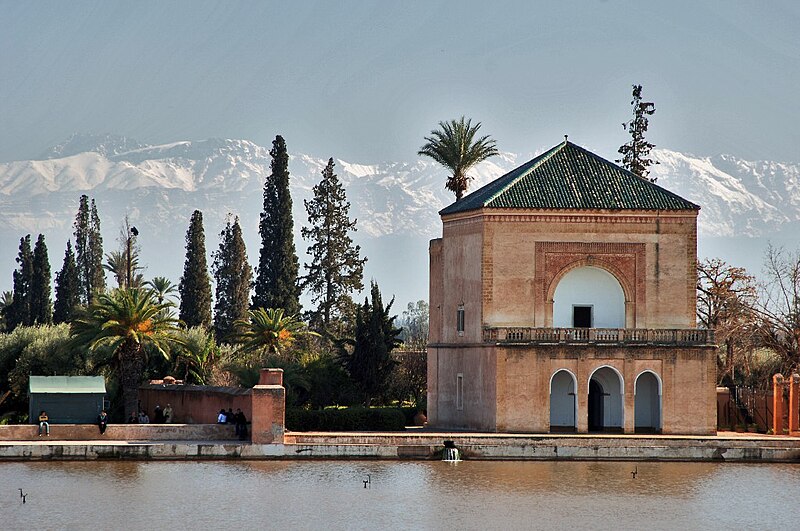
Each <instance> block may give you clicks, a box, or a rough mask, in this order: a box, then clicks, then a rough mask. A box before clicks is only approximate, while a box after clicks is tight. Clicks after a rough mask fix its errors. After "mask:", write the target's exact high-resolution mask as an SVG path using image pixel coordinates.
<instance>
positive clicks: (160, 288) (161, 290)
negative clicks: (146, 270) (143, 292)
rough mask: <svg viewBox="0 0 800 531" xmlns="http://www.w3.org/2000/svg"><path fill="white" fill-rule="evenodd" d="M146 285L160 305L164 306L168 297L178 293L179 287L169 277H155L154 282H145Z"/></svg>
mask: <svg viewBox="0 0 800 531" xmlns="http://www.w3.org/2000/svg"><path fill="white" fill-rule="evenodd" d="M144 285H145V287H147V288H150V289H151V290H153V294H154V295H155V296H156V300H157V301H158V303H159V304H163V303H164V301H165V300H166V299H167V298H168V297H170V296H172V295H173V294H174V293H176V292H177V291H178V288H177V286H175V284H173V283H172V281H171V280H170V279H168V278H167V277H155V278H154V279H153V280H148V281H147V282H145V283H144Z"/></svg>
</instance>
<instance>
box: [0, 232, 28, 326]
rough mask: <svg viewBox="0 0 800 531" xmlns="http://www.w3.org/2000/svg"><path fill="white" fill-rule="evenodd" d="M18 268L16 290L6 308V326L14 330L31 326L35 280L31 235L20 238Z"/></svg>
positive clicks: (15, 273) (15, 274) (15, 277)
mask: <svg viewBox="0 0 800 531" xmlns="http://www.w3.org/2000/svg"><path fill="white" fill-rule="evenodd" d="M16 261H17V264H18V268H17V269H16V270H15V271H14V275H13V278H14V291H13V294H12V298H11V306H9V307H8V308H7V309H6V326H7V327H8V329H9V330H14V329H15V328H16V327H18V326H30V325H31V324H33V321H32V319H31V282H32V281H33V252H32V251H31V235H30V234H28V235H26V236H25V237H23V238H21V239H20V240H19V254H18V255H17V258H16Z"/></svg>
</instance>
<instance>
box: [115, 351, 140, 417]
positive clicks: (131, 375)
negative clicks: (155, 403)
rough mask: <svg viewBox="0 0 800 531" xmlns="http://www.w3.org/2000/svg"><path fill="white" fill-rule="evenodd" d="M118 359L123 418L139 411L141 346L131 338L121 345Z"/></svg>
mask: <svg viewBox="0 0 800 531" xmlns="http://www.w3.org/2000/svg"><path fill="white" fill-rule="evenodd" d="M120 348H121V349H122V353H121V354H122V355H121V358H122V359H121V360H120V362H121V363H120V373H121V374H120V380H121V383H122V402H123V404H124V405H125V420H127V419H128V417H130V415H131V413H132V412H135V413H136V414H137V415H138V413H139V385H140V384H141V383H142V366H143V361H144V360H142V347H141V345H139V344H138V343H136V342H135V341H132V340H130V339H129V340H127V341H125V342H124V343H123V344H122V346H121V347H120Z"/></svg>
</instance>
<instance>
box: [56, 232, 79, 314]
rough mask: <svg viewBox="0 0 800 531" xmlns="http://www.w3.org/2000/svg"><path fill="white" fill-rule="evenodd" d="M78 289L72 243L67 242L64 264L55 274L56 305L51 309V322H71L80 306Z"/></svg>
mask: <svg viewBox="0 0 800 531" xmlns="http://www.w3.org/2000/svg"><path fill="white" fill-rule="evenodd" d="M79 289H80V286H79V283H78V268H77V266H76V265H75V254H74V253H73V252H72V243H71V242H70V241H69V240H67V250H66V252H65V253H64V264H63V265H62V266H61V271H59V272H58V273H56V303H55V307H54V309H53V321H55V322H56V323H66V322H69V321H71V320H72V318H73V316H74V315H75V312H76V311H77V309H78V305H79V304H80V292H79Z"/></svg>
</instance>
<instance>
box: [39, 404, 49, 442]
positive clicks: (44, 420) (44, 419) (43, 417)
mask: <svg viewBox="0 0 800 531" xmlns="http://www.w3.org/2000/svg"><path fill="white" fill-rule="evenodd" d="M42 428H44V429H45V430H46V431H47V435H48V436H50V417H48V416H47V411H45V410H44V409H43V410H42V411H41V412H40V413H39V437H41V436H42Z"/></svg>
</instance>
